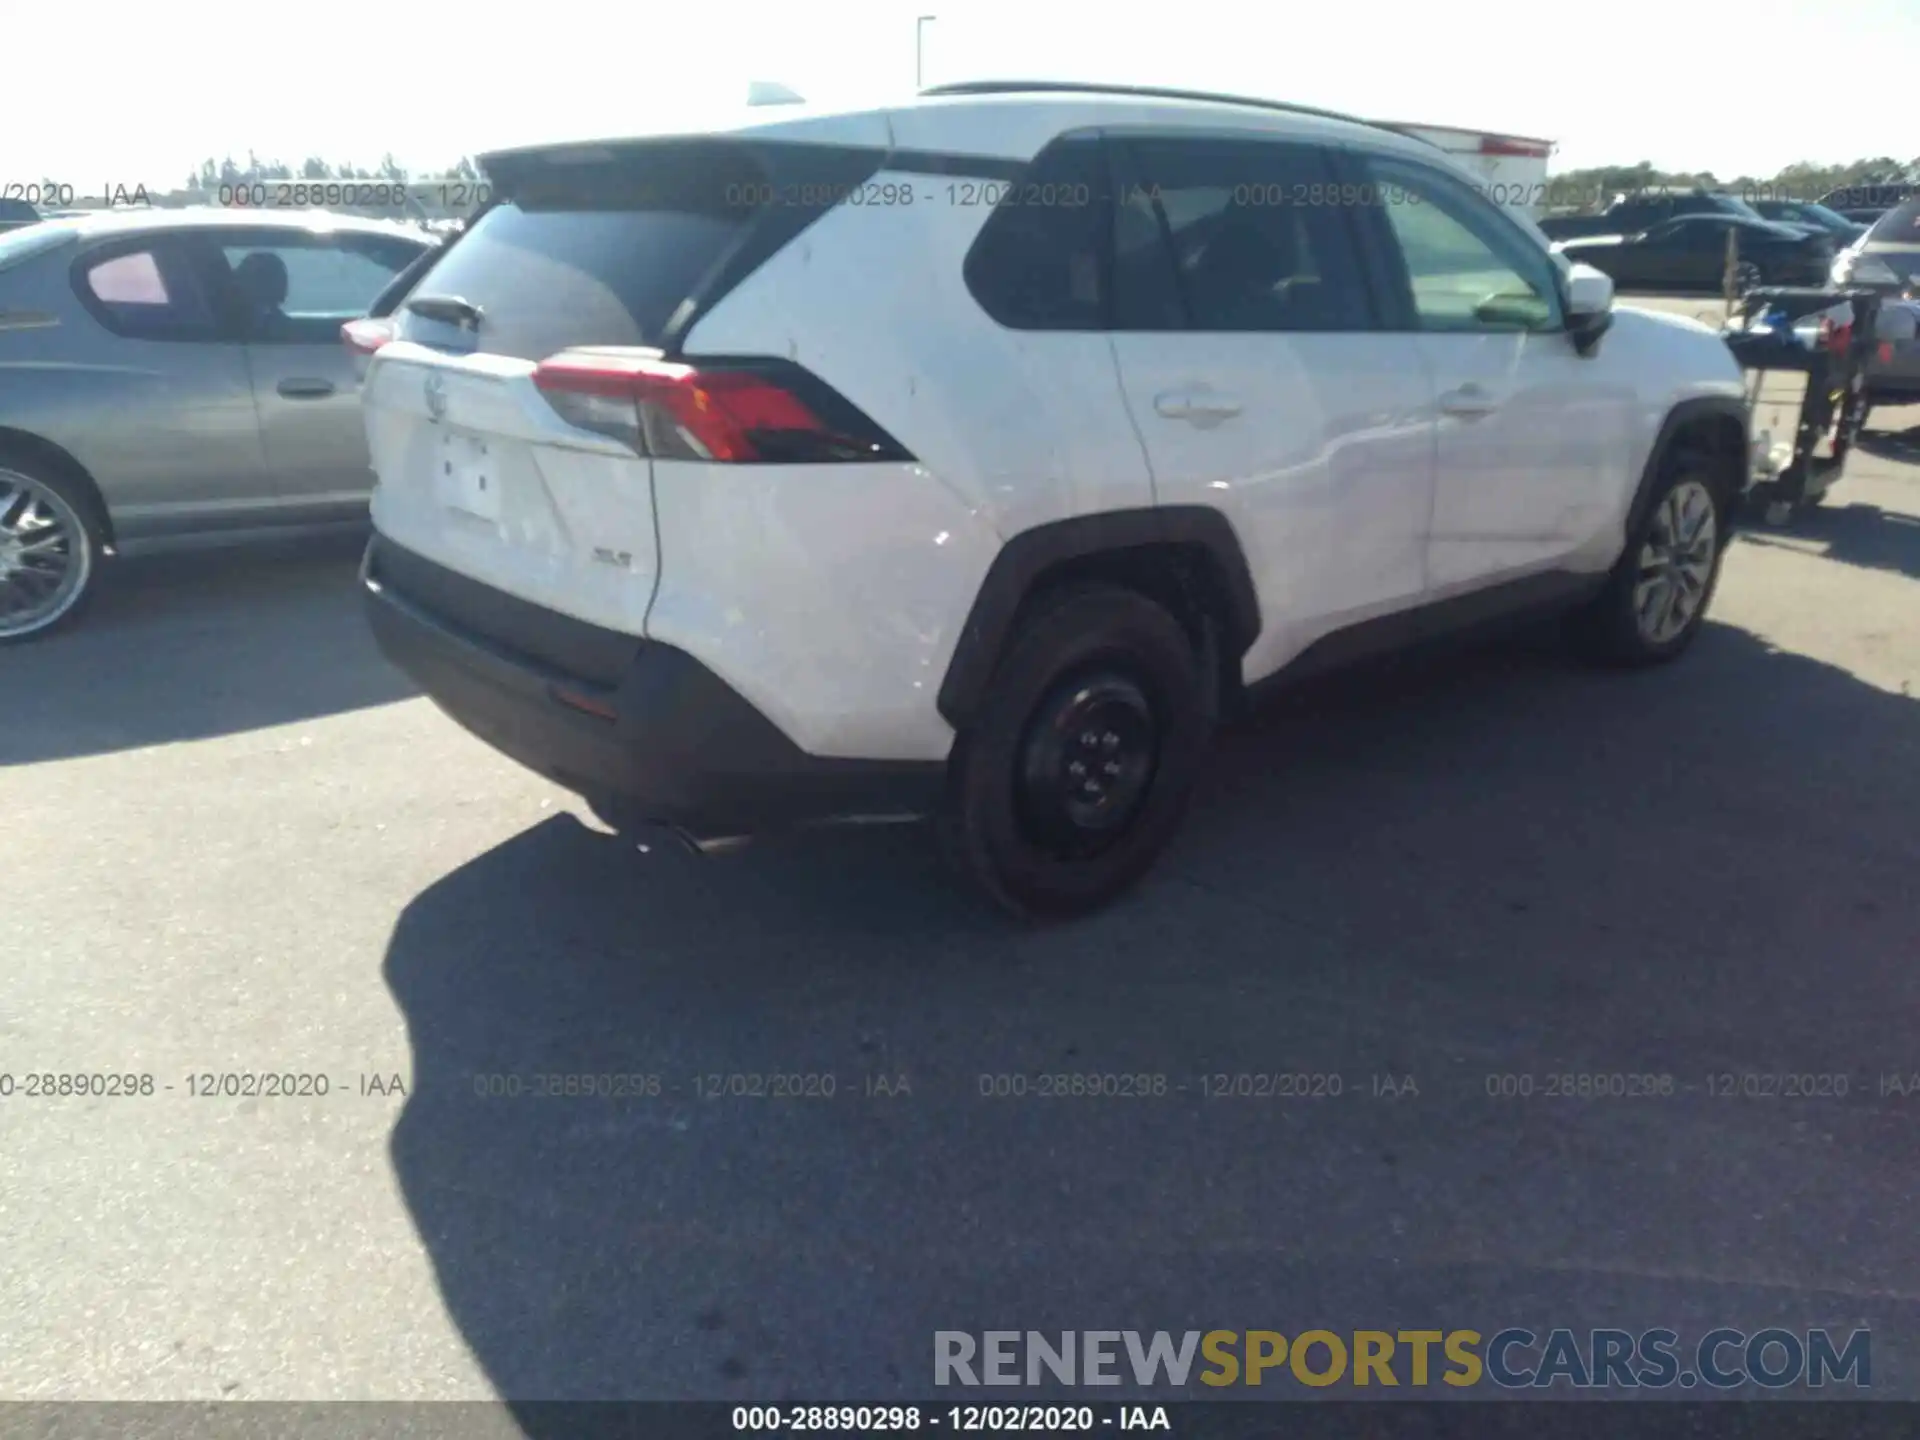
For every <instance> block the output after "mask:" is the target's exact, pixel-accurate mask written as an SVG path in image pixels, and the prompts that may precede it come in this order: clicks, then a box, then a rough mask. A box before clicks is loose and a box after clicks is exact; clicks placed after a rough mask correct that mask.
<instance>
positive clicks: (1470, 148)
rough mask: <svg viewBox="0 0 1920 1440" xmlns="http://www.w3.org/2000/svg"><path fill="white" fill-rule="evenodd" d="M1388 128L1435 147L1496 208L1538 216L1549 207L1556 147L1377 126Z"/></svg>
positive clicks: (1523, 139) (1481, 133) (1449, 130)
mask: <svg viewBox="0 0 1920 1440" xmlns="http://www.w3.org/2000/svg"><path fill="white" fill-rule="evenodd" d="M1379 123H1380V124H1383V125H1385V126H1387V128H1388V129H1391V130H1398V131H1399V132H1400V133H1401V134H1403V135H1411V136H1413V138H1414V139H1416V140H1424V141H1426V142H1427V143H1428V144H1429V145H1437V146H1439V148H1440V149H1442V150H1444V151H1446V152H1447V153H1448V154H1449V155H1451V156H1453V158H1454V160H1455V161H1456V162H1457V163H1459V164H1462V165H1465V166H1466V167H1467V169H1468V170H1470V171H1472V172H1473V174H1474V175H1475V176H1477V177H1478V178H1479V180H1480V187H1481V193H1482V194H1484V195H1485V196H1486V197H1487V198H1488V199H1489V200H1492V201H1493V202H1494V203H1495V204H1498V205H1506V206H1509V207H1511V208H1512V209H1514V210H1518V211H1519V212H1521V213H1522V214H1524V215H1527V216H1529V217H1537V216H1538V215H1539V213H1540V211H1541V210H1542V209H1543V208H1545V206H1546V203H1547V160H1548V159H1549V158H1550V157H1551V156H1552V154H1553V149H1554V142H1553V141H1551V140H1536V139H1533V138H1531V137H1530V136H1525V135H1504V134H1497V133H1494V132H1492V131H1487V130H1462V129H1459V128H1457V127H1455V126H1451V125H1405V124H1400V123H1398V122H1396V121H1391V120H1383V121H1380V122H1379Z"/></svg>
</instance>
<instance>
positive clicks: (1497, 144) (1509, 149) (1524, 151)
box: [1480, 135, 1553, 160]
mask: <svg viewBox="0 0 1920 1440" xmlns="http://www.w3.org/2000/svg"><path fill="white" fill-rule="evenodd" d="M1552 151H1553V146H1552V145H1550V144H1549V143H1547V142H1546V141H1545V140H1521V139H1517V138H1515V137H1514V136H1511V135H1483V136H1481V137H1480V153H1481V154H1482V155H1524V156H1527V157H1528V158H1530V159H1534V160H1544V159H1546V158H1547V156H1548V155H1549V154H1551V153H1552Z"/></svg>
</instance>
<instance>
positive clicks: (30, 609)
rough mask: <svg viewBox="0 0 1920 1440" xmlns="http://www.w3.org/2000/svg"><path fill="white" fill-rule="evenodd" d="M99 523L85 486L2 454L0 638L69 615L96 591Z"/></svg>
mask: <svg viewBox="0 0 1920 1440" xmlns="http://www.w3.org/2000/svg"><path fill="white" fill-rule="evenodd" d="M100 552H101V527H100V525H99V523H98V521H97V520H96V519H95V518H94V507H93V505H92V503H91V500H90V497H88V496H87V494H86V493H85V491H84V490H83V489H82V488H81V487H79V486H77V485H75V484H74V483H73V482H72V481H71V480H69V479H67V478H66V477H65V476H62V475H58V474H55V473H53V472H51V471H49V470H47V469H45V468H44V467H41V466H38V465H33V464H29V463H25V462H21V461H17V460H12V459H8V458H6V457H5V456H0V644H9V643H13V642H17V641H24V640H32V639H36V638H38V637H39V636H41V635H45V634H46V633H47V632H48V631H50V630H52V629H53V628H54V627H55V626H57V625H59V624H61V623H62V622H64V621H67V620H71V619H72V618H73V617H74V616H75V615H76V614H78V613H79V610H80V607H81V606H82V605H83V604H84V603H85V602H86V600H87V598H88V597H89V596H90V595H91V594H92V593H93V582H94V577H95V576H96V574H97V573H98V571H99V568H100Z"/></svg>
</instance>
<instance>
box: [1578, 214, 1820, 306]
mask: <svg viewBox="0 0 1920 1440" xmlns="http://www.w3.org/2000/svg"><path fill="white" fill-rule="evenodd" d="M1729 231H1732V232H1734V233H1735V234H1736V236H1737V237H1738V245H1739V252H1740V253H1739V261H1738V268H1737V270H1736V271H1735V283H1736V284H1737V285H1738V286H1739V288H1740V289H1741V290H1743V291H1745V290H1751V289H1753V288H1754V287H1755V286H1757V285H1824V284H1826V283H1827V272H1828V271H1829V270H1831V269H1832V267H1833V256H1834V252H1835V250H1836V249H1837V248H1838V247H1837V246H1836V245H1835V244H1834V243H1833V239H1832V237H1831V236H1829V235H1827V234H1825V233H1821V234H1812V233H1809V232H1808V231H1806V230H1803V229H1798V228H1795V227H1793V226H1788V225H1778V224H1775V223H1774V222H1773V221H1771V220H1748V219H1746V218H1744V217H1743V216H1739V215H1682V216H1680V217H1679V218H1678V219H1675V220H1663V221H1662V222H1661V223H1660V224H1658V225H1655V226H1653V227H1652V228H1651V229H1648V230H1643V231H1641V232H1640V233H1639V234H1636V235H1607V236H1596V237H1593V238H1591V239H1585V240H1569V241H1565V242H1564V243H1562V244H1560V245H1559V246H1557V247H1556V248H1558V249H1559V250H1560V251H1561V252H1562V253H1564V254H1565V255H1566V257H1567V259H1569V260H1577V261H1580V262H1581V263H1583V264H1587V265H1591V266H1593V268H1594V269H1596V270H1603V271H1605V272H1606V273H1607V274H1609V275H1611V276H1612V277H1613V282H1614V284H1615V285H1617V286H1619V287H1620V288H1621V289H1623V290H1629V289H1642V290H1704V291H1711V292H1717V291H1718V290H1719V289H1720V285H1721V277H1722V275H1723V274H1724V272H1725V270H1726V264H1727V234H1728V232H1729Z"/></svg>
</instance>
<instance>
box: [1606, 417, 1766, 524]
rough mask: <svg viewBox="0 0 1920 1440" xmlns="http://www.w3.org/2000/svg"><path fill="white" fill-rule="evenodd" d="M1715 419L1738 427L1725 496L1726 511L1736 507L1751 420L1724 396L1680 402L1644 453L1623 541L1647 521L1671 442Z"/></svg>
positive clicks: (1744, 478)
mask: <svg viewBox="0 0 1920 1440" xmlns="http://www.w3.org/2000/svg"><path fill="white" fill-rule="evenodd" d="M1715 417H1719V418H1721V419H1726V420H1732V421H1734V422H1735V423H1736V424H1738V425H1739V427H1740V454H1739V457H1738V459H1739V465H1740V473H1739V476H1738V478H1737V480H1736V482H1735V484H1734V487H1733V490H1732V492H1731V493H1730V494H1728V495H1727V496H1726V508H1727V510H1728V511H1729V512H1731V511H1732V510H1733V509H1734V508H1736V507H1737V506H1738V504H1739V501H1740V497H1741V495H1742V494H1743V493H1744V492H1745V489H1746V483H1747V479H1748V468H1749V450H1750V447H1751V446H1752V443H1753V417H1752V413H1751V412H1750V411H1749V410H1748V408H1747V404H1746V402H1745V401H1744V400H1736V399H1734V398H1733V397H1732V396H1728V395H1700V396H1695V397H1694V398H1693V399H1691V400H1682V401H1680V402H1679V403H1678V404H1676V405H1675V406H1674V407H1673V408H1672V409H1671V410H1669V411H1668V412H1667V418H1666V419H1665V420H1663V421H1661V422H1660V433H1659V434H1658V435H1656V436H1655V437H1654V441H1653V448H1652V449H1651V450H1650V451H1648V452H1647V463H1646V466H1645V468H1644V469H1643V470H1642V471H1641V473H1640V486H1639V489H1637V490H1636V491H1635V492H1634V496H1633V507H1632V509H1630V510H1629V511H1628V512H1627V530H1626V533H1627V541H1628V543H1629V544H1631V543H1632V539H1633V536H1634V535H1635V534H1636V533H1638V531H1639V529H1640V525H1641V523H1642V522H1643V521H1644V520H1645V519H1646V518H1647V508H1648V507H1649V506H1650V505H1652V503H1653V497H1654V487H1655V485H1656V484H1658V482H1659V479H1660V475H1661V472H1662V471H1663V470H1664V469H1665V467H1666V463H1667V460H1668V458H1669V457H1670V456H1671V455H1672V454H1673V447H1674V444H1675V442H1676V441H1677V440H1678V439H1679V437H1680V434H1681V432H1682V431H1683V430H1685V429H1687V428H1688V427H1689V426H1691V425H1693V424H1695V423H1697V422H1699V421H1701V420H1708V419H1713V418H1715Z"/></svg>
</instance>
